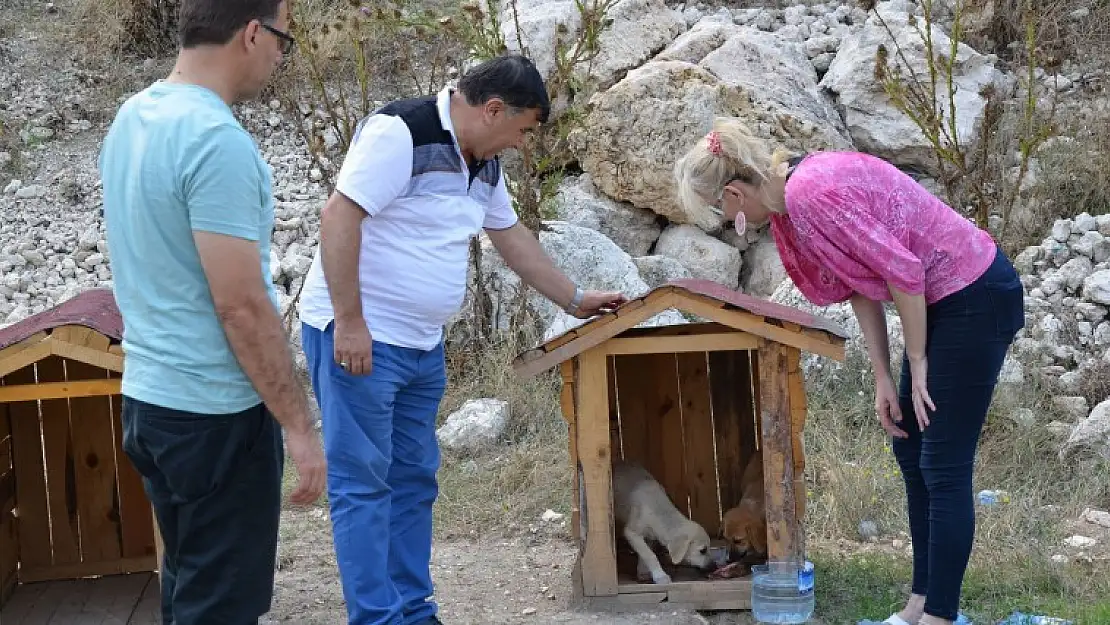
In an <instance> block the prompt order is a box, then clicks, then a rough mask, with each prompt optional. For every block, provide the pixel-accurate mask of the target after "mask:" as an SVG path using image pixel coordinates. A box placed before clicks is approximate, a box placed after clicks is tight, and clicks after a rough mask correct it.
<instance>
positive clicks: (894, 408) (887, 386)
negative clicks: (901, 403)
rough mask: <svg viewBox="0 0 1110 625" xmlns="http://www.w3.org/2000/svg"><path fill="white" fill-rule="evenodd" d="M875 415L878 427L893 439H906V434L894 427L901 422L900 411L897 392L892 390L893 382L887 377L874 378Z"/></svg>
mask: <svg viewBox="0 0 1110 625" xmlns="http://www.w3.org/2000/svg"><path fill="white" fill-rule="evenodd" d="M875 414H876V415H878V417H879V425H881V426H883V429H884V430H886V433H887V434H890V435H891V436H893V437H894V438H906V437H907V436H908V434H906V432H905V431H904V430H902V428H900V427H898V426H897V425H894V424H895V423H901V422H902V410H901V409H900V408H899V407H898V392H897V391H895V390H894V380H893V379H892V378H891V377H890V376H889V375H884V376H878V377H876V378H875Z"/></svg>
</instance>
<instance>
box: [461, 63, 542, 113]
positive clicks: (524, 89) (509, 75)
mask: <svg viewBox="0 0 1110 625" xmlns="http://www.w3.org/2000/svg"><path fill="white" fill-rule="evenodd" d="M459 91H461V92H462V94H463V97H465V98H466V102H467V104H470V105H471V106H479V105H482V104H485V103H486V102H488V101H489V100H490V99H491V98H500V99H502V100H504V101H505V104H507V105H509V106H510V107H512V108H515V109H539V110H540V114H539V121H540V123H546V122H547V118H548V116H549V115H550V114H551V102H550V101H549V99H548V96H547V86H546V85H544V82H543V76H541V75H540V72H539V70H537V69H536V66H535V64H534V63H532V61H531V60H529V59H528V58H526V57H524V56H520V55H519V54H505V55H501V56H497V57H494V58H492V59H489V60H488V61H483V62H482V63H480V64H478V65H476V66H474V67H472V68H471V69H470V71H468V72H466V74H464V75H463V77H462V78H461V79H459Z"/></svg>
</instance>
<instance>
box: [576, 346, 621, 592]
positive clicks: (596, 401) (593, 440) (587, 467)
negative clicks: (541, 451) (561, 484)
mask: <svg viewBox="0 0 1110 625" xmlns="http://www.w3.org/2000/svg"><path fill="white" fill-rule="evenodd" d="M606 364H607V363H606V356H605V354H604V353H603V352H601V351H598V350H589V351H586V352H584V353H582V354H581V355H579V357H578V371H577V374H578V375H577V380H575V382H576V384H575V387H576V389H577V395H578V414H577V417H576V419H575V426H576V428H577V430H578V450H577V451H578V458H579V462H580V463H581V464H582V475H583V481H584V482H585V490H586V506H585V510H583V511H582V512H583V513H584V514H585V515H586V549H585V552H584V553H583V554H582V591H583V594H585V595H586V596H591V597H596V596H610V595H616V594H617V552H616V537H615V532H614V528H613V465H612V450H611V449H610V442H609V397H608V395H609V382H608V380H607V377H608V376H607V369H608V367H607V366H606Z"/></svg>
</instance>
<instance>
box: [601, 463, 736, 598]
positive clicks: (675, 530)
mask: <svg viewBox="0 0 1110 625" xmlns="http://www.w3.org/2000/svg"><path fill="white" fill-rule="evenodd" d="M613 508H614V509H613V515H614V517H615V518H616V521H617V524H618V526H620V527H622V530H621V532H622V535H623V536H624V538H625V540H627V541H628V544H629V545H631V546H632V549H633V550H634V551H635V552H636V555H638V556H639V557H640V561H639V566H638V567H637V569H638V570H640V571H642V570H643V569H644V568H646V569H647V570H648V571H649V572H650V573H651V579H652V581H653V582H655V583H656V584H669V583H670V582H671V576H670V575H667V573H666V572H665V571H664V570H663V567H662V566H661V565H660V564H659V559H658V558H656V557H655V552H653V551H652V550H651V548H650V547H649V546H648V545H647V542H646V541H648V540H652V541H656V542H658V543H660V544H662V545H663V546H664V547H665V548H666V549H667V552H668V553H669V554H670V556H671V562H672V563H673V564H679V563H683V562H684V563H686V564H689V565H691V566H695V567H697V568H700V569H703V570H709V569H712V568H713V566H714V562H713V559H712V557H711V556H710V553H709V542H710V541H709V534H708V533H707V532H706V531H705V528H703V527H702V526H701V525H699V524H698V523H695V522H694V521H691V520H690V519H688V518H686V516H684V515H683V514H682V513H681V512H679V510H678V508H676V507H675V505H674V504H673V503H671V500H670V499H669V498H668V497H667V492H666V491H664V490H663V487H662V486H660V485H659V482H657V481H655V478H653V477H652V476H651V474H650V473H648V471H647V470H646V469H644V468H643V467H642V466H640V465H638V464H635V463H631V462H624V461H620V460H618V461H617V462H615V463H614V465H613Z"/></svg>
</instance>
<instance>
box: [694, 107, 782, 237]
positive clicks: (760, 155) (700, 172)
mask: <svg viewBox="0 0 1110 625" xmlns="http://www.w3.org/2000/svg"><path fill="white" fill-rule="evenodd" d="M713 133H716V134H715V136H714V137H713V138H712V139H711V135H713ZM716 141H719V142H720V147H719V149H718V150H716V152H717V153H714V150H713V149H712V148H711V144H714V143H716ZM714 147H716V146H715V145H714ZM789 157H790V154H789V153H788V152H786V151H785V150H782V149H776V150H774V151H773V152H772V151H769V150H768V147H767V142H766V141H764V140H763V139H760V138H758V137H756V136H755V135H753V134H752V133H751V131H750V130H748V127H747V126H745V125H744V123H743V122H741V121H740V120H739V119H737V118H735V117H717V118H715V119H714V120H713V128H712V130H711V132H710V134H707V135H706V136H705V137H702V138H701V139H699V140H698V142H697V143H696V144H694V145H693V146H692V147H691V148H690V149H689V150H687V152H686V153H685V154H683V155H682V156H681V157H680V158H679V159H678V160H677V161H675V164H674V178H675V185H676V190H677V194H678V201H679V203H680V204H681V205H682V209H683V211H684V212H685V213H686V214H687V215H690V216H691V217H693V220H692V221H695V222H697V223H713V222H714V221H720V218H719V217H717V216H715V215H713V213H712V211H710V210H709V206H708V205H707V203H706V202H707V200H708V201H709V202H712V199H710V198H716V197H717V194H719V193H720V192H721V191H722V189H724V188H725V185H726V184H728V183H729V182H730V181H732V180H735V179H737V178H740V179H743V180H745V181H747V182H749V183H751V184H753V185H755V186H757V187H760V186H762V185H763V184H764V183H765V182H767V181H768V180H770V179H771V177H773V176H775V175H784V174H785V171H784V167H783V166H784V165H785V163H786V161H787V160H788V159H789Z"/></svg>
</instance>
